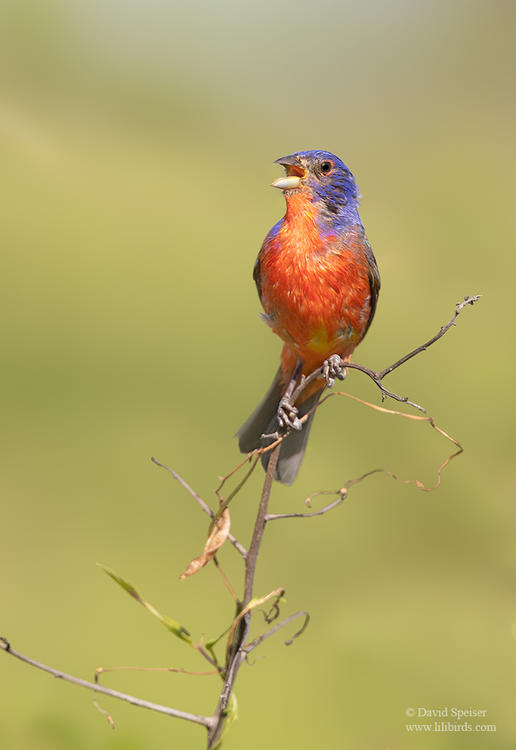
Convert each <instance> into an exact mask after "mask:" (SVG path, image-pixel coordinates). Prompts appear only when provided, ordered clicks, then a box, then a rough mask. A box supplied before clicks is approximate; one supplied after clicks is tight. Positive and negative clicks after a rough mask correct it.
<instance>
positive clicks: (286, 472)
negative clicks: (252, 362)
mask: <svg viewBox="0 0 516 750" xmlns="http://www.w3.org/2000/svg"><path fill="white" fill-rule="evenodd" d="M283 391H284V385H283V384H282V378H281V368H280V369H279V370H278V372H277V373H276V375H275V377H274V380H273V381H272V384H271V386H270V388H269V390H268V391H267V393H266V394H265V397H264V398H263V400H262V401H261V402H260V404H259V405H258V406H257V408H256V409H255V410H254V412H253V413H252V414H251V416H250V417H249V419H248V420H247V421H246V422H244V424H243V425H242V427H241V428H240V429H239V430H238V432H237V437H238V439H239V440H238V444H239V447H240V450H241V451H242V453H249V452H250V451H252V450H255V449H256V448H263V447H264V446H267V445H269V444H270V443H271V442H273V438H269V439H267V438H262V439H260V438H261V435H263V434H271V433H274V432H277V431H278V430H279V429H280V427H279V424H278V418H277V411H278V406H279V402H280V399H281V397H282V395H283ZM322 392H323V389H322V388H321V390H319V391H317V392H316V393H313V394H312V395H311V396H309V397H308V398H307V399H306V400H305V401H303V403H302V404H300V406H299V407H298V408H299V413H298V417H299V418H301V417H303V416H304V415H305V414H307V413H308V412H309V411H310V409H312V407H313V406H315V404H316V403H317V402H318V401H319V399H320V397H321V394H322ZM314 416H315V412H314V414H311V415H310V416H309V417H308V419H307V421H306V422H305V424H304V425H303V429H302V430H292V432H291V433H290V435H288V436H287V437H286V438H285V439H284V440H283V442H282V443H281V447H280V452H279V456H278V463H277V464H276V470H275V472H274V479H276V480H277V481H279V482H282V483H283V484H292V482H293V481H294V479H295V478H296V476H297V473H298V471H299V468H300V466H301V462H302V460H303V456H304V454H305V450H306V444H307V441H308V433H309V432H310V427H311V426H312V421H313V418H314ZM269 458H270V453H264V454H263V456H262V464H263V467H264V469H265V470H266V471H267V466H268V464H269Z"/></svg>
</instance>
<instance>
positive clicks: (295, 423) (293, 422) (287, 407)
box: [277, 396, 303, 430]
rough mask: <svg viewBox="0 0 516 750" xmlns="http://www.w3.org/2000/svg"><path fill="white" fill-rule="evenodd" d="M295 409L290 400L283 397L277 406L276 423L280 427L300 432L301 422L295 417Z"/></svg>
mask: <svg viewBox="0 0 516 750" xmlns="http://www.w3.org/2000/svg"><path fill="white" fill-rule="evenodd" d="M297 412H298V410H297V408H296V407H295V406H294V404H292V403H291V401H290V398H288V397H287V396H283V398H282V399H281V401H280V402H279V406H278V413H277V418H278V423H279V426H280V427H292V429H293V430H301V429H302V427H303V424H302V422H301V421H300V420H299V419H298V417H297Z"/></svg>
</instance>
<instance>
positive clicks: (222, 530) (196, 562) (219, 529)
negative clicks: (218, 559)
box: [179, 508, 231, 581]
mask: <svg viewBox="0 0 516 750" xmlns="http://www.w3.org/2000/svg"><path fill="white" fill-rule="evenodd" d="M230 528H231V517H230V515H229V508H224V510H223V511H222V514H221V516H220V518H219V519H218V520H217V523H216V524H215V526H214V528H213V531H212V532H211V534H210V535H209V537H208V539H207V540H206V544H205V545H204V550H203V552H202V555H199V557H196V558H194V559H193V560H192V561H191V562H190V563H189V564H188V565H187V566H186V570H185V571H184V573H181V575H180V576H179V580H181V581H184V579H185V578H188V577H189V576H193V575H195V573H198V572H199V570H201V568H204V566H205V565H207V564H208V563H209V562H210V560H212V559H213V557H214V556H215V554H216V553H217V551H218V550H219V549H220V548H221V547H222V545H223V544H224V542H225V541H226V539H227V538H228V534H229V530H230Z"/></svg>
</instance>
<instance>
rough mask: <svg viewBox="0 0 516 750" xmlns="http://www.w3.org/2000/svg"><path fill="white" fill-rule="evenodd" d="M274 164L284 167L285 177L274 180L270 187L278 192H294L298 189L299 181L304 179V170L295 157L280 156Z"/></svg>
mask: <svg viewBox="0 0 516 750" xmlns="http://www.w3.org/2000/svg"><path fill="white" fill-rule="evenodd" d="M274 164H281V166H282V167H285V172H286V175H285V177H278V179H277V180H274V182H273V183H272V187H275V188H279V189H280V190H295V189H296V188H298V187H300V184H301V179H302V178H303V177H305V175H306V170H305V169H304V167H302V166H301V164H300V163H299V161H298V160H297V158H296V157H295V156H282V157H281V159H276V161H275V162H274Z"/></svg>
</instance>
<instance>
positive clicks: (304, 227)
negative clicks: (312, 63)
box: [237, 151, 380, 484]
mask: <svg viewBox="0 0 516 750" xmlns="http://www.w3.org/2000/svg"><path fill="white" fill-rule="evenodd" d="M275 163H276V164H280V165H281V166H282V167H284V168H285V176H284V177H280V178H279V179H277V180H275V181H274V182H273V183H272V185H273V187H276V188H279V189H280V190H283V192H284V194H285V198H286V203H287V210H286V213H285V216H284V217H283V218H282V219H281V220H280V221H279V222H278V223H277V224H275V225H274V226H273V227H272V229H271V230H270V232H269V233H268V234H267V236H266V238H265V240H264V242H263V245H262V247H261V250H260V252H259V254H258V258H257V260H256V264H255V266H254V273H253V277H254V280H255V282H256V286H257V289H258V294H259V297H260V301H261V303H262V306H263V309H264V314H263V318H264V320H265V321H266V323H267V324H268V325H269V326H270V327H271V328H272V330H273V331H274V333H276V334H277V335H278V336H279V337H280V338H281V339H282V340H283V341H284V345H283V351H282V354H281V364H280V367H279V370H278V372H277V373H276V376H275V378H274V380H273V382H272V385H271V387H270V388H269V390H268V391H267V393H266V395H265V397H264V399H263V401H262V402H261V403H260V404H259V406H258V407H257V408H256V409H255V411H254V412H253V413H252V414H251V416H250V417H249V419H248V420H247V421H246V422H245V423H244V424H243V425H242V427H241V428H240V430H239V431H238V433H237V435H238V438H239V446H240V450H241V451H242V452H243V453H248V452H249V451H252V450H254V449H255V448H260V447H263V446H265V445H268V444H270V443H271V442H272V440H273V438H272V437H270V436H271V435H274V434H275V433H280V434H281V431H282V429H284V428H285V427H292V428H294V429H292V430H291V432H290V434H288V435H287V437H286V438H285V439H284V440H283V442H282V443H281V449H280V453H279V457H278V462H277V466H276V471H275V475H274V478H275V479H277V480H279V481H280V482H283V483H284V484H291V483H292V482H293V481H294V479H295V478H296V476H297V473H298V471H299V467H300V465H301V461H302V459H303V455H304V452H305V449H306V443H307V439H308V433H309V430H310V426H311V423H312V420H313V416H314V412H312V413H311V414H310V416H309V417H308V420H307V421H306V422H305V423H304V424H301V423H300V421H299V420H300V419H301V417H303V416H304V415H306V414H307V413H308V412H309V411H310V410H311V409H313V407H314V406H315V405H316V404H317V402H318V401H319V399H320V397H321V394H322V392H323V390H324V388H325V387H326V385H331V384H333V378H334V377H335V376H337V377H340V378H341V379H343V377H344V375H345V369H343V365H344V364H345V362H346V361H349V359H350V358H351V355H352V353H353V351H354V349H355V347H356V346H357V345H358V344H359V343H360V341H362V339H363V338H364V336H365V334H366V333H367V330H368V328H369V326H370V324H371V321H372V319H373V316H374V313H375V309H376V302H377V299H378V293H379V291H380V275H379V273H378V268H377V265H376V260H375V257H374V255H373V251H372V249H371V245H370V244H369V241H368V239H367V237H366V234H365V231H364V227H363V226H362V222H361V220H360V216H359V214H358V203H359V197H360V194H359V190H358V187H357V184H356V182H355V178H354V177H353V175H352V173H351V172H350V170H349V169H348V168H347V167H346V165H345V164H344V163H343V162H342V161H341V160H340V159H339V158H338V157H337V156H335V155H334V154H331V153H329V152H328V151H299V152H297V153H294V154H291V155H290V156H284V157H282V158H281V159H277V160H276V162H275ZM336 355H337V356H336ZM339 358H340V359H339ZM319 367H323V370H324V375H321V376H320V377H318V378H317V379H316V380H314V381H313V382H312V383H311V384H310V385H309V386H308V387H307V388H306V389H305V391H303V393H301V394H300V396H299V398H298V400H297V401H296V403H295V404H292V403H290V401H289V396H290V394H291V392H292V389H293V387H295V386H296V385H297V384H298V383H299V379H300V378H301V377H302V376H303V375H305V376H306V375H309V374H310V373H311V372H313V371H314V370H316V369H317V368H319ZM289 385H290V387H289ZM263 435H268V436H269V437H263ZM269 455H270V454H269V453H265V454H263V456H262V463H263V464H264V467H265V468H267V465H268V460H269Z"/></svg>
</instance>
